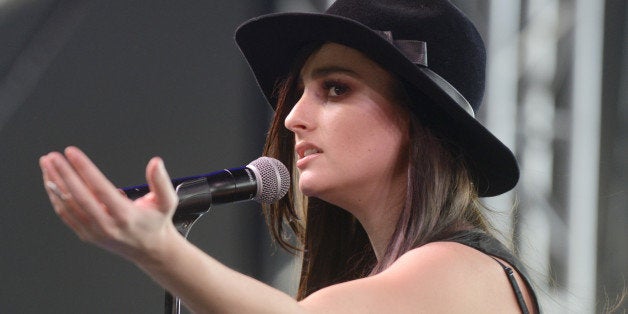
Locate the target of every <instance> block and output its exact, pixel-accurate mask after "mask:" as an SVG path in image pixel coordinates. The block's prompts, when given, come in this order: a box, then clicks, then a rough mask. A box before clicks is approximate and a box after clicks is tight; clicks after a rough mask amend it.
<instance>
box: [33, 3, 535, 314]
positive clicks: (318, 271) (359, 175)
mask: <svg viewBox="0 0 628 314" xmlns="http://www.w3.org/2000/svg"><path fill="white" fill-rule="evenodd" d="M236 41H237V43H238V45H239V47H240V49H241V51H242V53H243V54H244V56H245V58H246V60H247V61H248V63H249V65H250V67H251V69H252V71H253V73H254V75H255V77H256V79H257V82H258V83H259V85H260V87H261V89H262V92H263V93H264V95H265V96H266V99H267V100H268V102H269V103H270V105H271V106H272V107H273V108H274V109H275V115H274V118H273V121H272V123H271V126H270V130H269V133H268V137H267V141H266V146H265V149H264V155H266V156H269V157H274V158H277V159H279V160H280V161H281V162H282V163H284V164H285V165H287V166H288V167H287V168H288V169H289V170H290V171H291V177H292V180H293V181H294V182H295V183H298V184H295V185H292V186H291V188H290V189H289V191H288V195H287V196H286V197H284V198H283V199H281V200H279V201H278V202H275V203H273V204H271V205H264V206H263V208H264V212H265V214H266V217H267V220H268V222H269V226H270V230H271V233H272V234H273V236H274V237H275V239H276V240H277V241H278V242H279V243H280V244H281V245H282V246H283V247H285V248H287V249H294V250H297V251H298V252H301V254H302V257H303V261H302V270H301V276H300V285H299V291H298V294H297V296H296V298H293V297H291V296H288V295H286V294H284V293H282V292H280V291H278V290H276V289H274V288H272V287H269V286H267V285H265V284H263V283H261V282H258V281H256V280H254V279H252V278H250V277H247V276H245V275H242V274H240V273H238V272H235V271H233V270H231V269H229V268H227V267H225V266H224V265H222V264H220V263H219V262H217V261H216V260H215V259H213V258H212V257H210V256H208V255H207V254H205V253H204V252H202V251H201V250H199V249H198V248H196V247H195V246H193V245H192V244H190V243H189V242H187V241H186V240H185V238H183V237H182V236H181V235H180V234H179V233H178V232H177V231H176V230H175V227H174V226H173V223H172V217H173V213H174V211H175V207H176V205H177V196H176V194H175V191H174V190H173V187H172V183H171V181H170V178H169V176H168V174H167V172H166V169H165V167H164V164H163V162H162V161H161V159H159V158H157V157H155V158H153V159H152V160H151V161H150V162H149V163H148V165H147V168H146V177H147V180H148V185H149V187H150V192H149V193H148V194H146V195H144V196H143V197H141V198H139V199H137V200H134V201H133V200H130V199H129V198H127V197H125V196H124V195H122V194H121V193H120V192H119V191H118V190H117V189H116V187H115V186H113V185H112V184H111V183H110V182H109V181H108V180H107V179H106V177H105V176H104V175H103V174H102V173H101V172H100V171H99V170H98V169H97V168H96V166H95V165H94V164H93V163H92V162H91V161H90V160H89V159H88V157H87V156H85V155H84V154H83V153H82V152H81V151H80V150H79V149H78V148H75V147H69V148H67V149H66V150H65V152H64V153H63V154H62V153H59V152H53V153H50V154H48V155H46V156H43V157H41V159H40V165H41V168H42V172H43V180H44V185H45V187H46V190H47V192H48V195H49V197H50V201H51V202H52V205H53V207H54V210H55V211H56V213H57V214H58V216H59V217H60V218H61V219H62V220H63V222H64V223H65V224H67V225H68V226H69V227H70V228H71V229H72V230H74V232H76V234H77V235H78V237H79V238H80V239H82V240H83V241H87V242H90V243H93V244H95V245H98V246H101V247H103V248H104V249H106V250H109V251H111V252H113V253H115V254H119V255H121V256H123V257H125V258H127V259H128V260H130V261H131V262H133V263H135V264H136V265H137V266H138V267H140V268H141V269H142V270H144V271H145V272H146V273H147V274H148V275H150V276H151V277H152V278H153V279H154V280H155V281H157V282H158V283H160V284H161V285H162V286H163V287H164V288H166V289H167V290H169V291H170V292H171V293H173V294H175V295H177V296H179V297H180V298H181V300H182V301H183V303H184V304H185V305H186V306H187V307H188V308H190V309H191V310H193V311H194V312H199V313H215V312H216V313H226V312H228V313H259V312H264V313H310V312H311V313H319V312H324V313H366V312H368V313H538V312H539V307H538V304H537V301H536V297H535V293H534V291H533V287H532V285H531V284H530V281H529V280H528V278H527V275H526V274H525V271H524V269H523V268H522V267H521V265H520V263H519V262H518V260H517V259H516V258H515V257H514V256H513V254H511V252H509V251H508V249H506V247H505V246H503V245H502V244H501V243H499V242H498V241H497V240H496V239H495V238H494V237H493V236H492V235H491V227H490V226H489V224H488V222H487V221H486V219H485V217H484V211H485V210H486V209H484V208H483V206H482V205H481V203H480V197H484V196H493V195H498V194H502V193H504V192H507V191H509V190H511V189H512V188H513V187H514V186H515V185H516V183H517V181H518V179H519V170H518V166H517V161H516V159H515V157H514V155H513V154H512V152H511V151H510V150H509V149H508V148H507V147H506V146H504V145H503V144H502V143H501V142H500V141H499V140H498V139H497V138H496V137H495V136H493V135H492V134H491V133H490V132H489V131H488V130H487V129H486V128H484V127H483V126H482V125H481V124H480V123H479V122H478V120H476V119H475V117H474V114H475V113H476V112H477V110H478V109H479V107H480V104H481V101H482V96H483V92H484V71H485V50H484V44H483V42H482V39H481V38H480V35H479V33H478V32H477V30H476V29H475V27H474V26H473V25H472V23H471V22H470V21H469V20H468V19H467V18H466V17H465V16H464V15H463V14H462V13H461V12H460V11H459V10H458V9H457V8H455V7H454V6H453V5H452V4H450V3H449V2H448V1H446V0H379V1H374V0H373V1H367V0H338V1H337V2H336V3H334V4H333V5H332V6H331V7H330V8H329V9H328V10H327V11H326V12H325V13H322V14H306V13H280V14H271V15H266V16H262V17H258V18H255V19H252V20H250V21H247V22H245V23H244V24H242V25H241V26H240V27H239V28H238V30H237V31H236ZM296 186H298V188H297V187H296ZM284 226H289V227H290V228H291V229H292V231H294V232H295V233H296V235H297V239H298V243H291V242H289V241H288V240H286V239H284V238H283V237H282V235H283V234H284V233H285V230H283V228H284ZM189 269H196V270H197V271H196V272H195V273H194V274H190V273H189V272H188V270H189Z"/></svg>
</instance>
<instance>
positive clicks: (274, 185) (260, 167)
mask: <svg viewBox="0 0 628 314" xmlns="http://www.w3.org/2000/svg"><path fill="white" fill-rule="evenodd" d="M247 168H249V169H251V170H253V172H255V177H256V180H257V195H255V197H253V200H254V201H257V202H260V203H262V204H272V203H274V202H276V201H278V200H279V199H281V198H282V197H283V196H284V195H286V193H287V192H288V188H289V187H290V173H289V172H288V169H287V168H286V166H284V164H282V163H281V161H279V160H277V159H275V158H270V157H265V156H263V157H260V158H258V159H255V160H253V161H252V162H251V163H250V164H248V166H247Z"/></svg>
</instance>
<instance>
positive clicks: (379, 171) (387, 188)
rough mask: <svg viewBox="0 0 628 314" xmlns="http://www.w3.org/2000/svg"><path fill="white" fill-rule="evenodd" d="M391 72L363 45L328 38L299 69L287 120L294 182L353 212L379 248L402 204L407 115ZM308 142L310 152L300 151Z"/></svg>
mask: <svg viewBox="0 0 628 314" xmlns="http://www.w3.org/2000/svg"><path fill="white" fill-rule="evenodd" d="M394 84H395V80H394V79H393V77H392V76H391V75H390V74H389V73H388V72H387V71H385V70H383V69H382V68H381V67H379V66H378V65H377V64H375V63H374V62H373V61H371V60H370V59H368V58H367V57H365V56H364V55H362V54H361V53H359V52H357V51H355V50H353V49H351V48H348V47H345V46H342V45H339V44H326V45H324V46H323V47H322V49H320V50H318V51H317V52H315V53H314V54H313V55H312V56H310V57H309V58H308V60H307V61H306V63H305V65H304V67H303V68H302V70H301V73H300V89H302V90H303V92H302V95H301V98H300V99H299V101H298V102H297V103H296V104H295V105H294V107H293V108H292V110H291V111H290V113H289V114H288V116H287V117H286V120H285V126H286V128H288V129H289V130H290V131H292V132H294V134H295V143H296V149H295V151H296V152H297V156H298V161H297V167H298V169H299V188H300V190H301V191H302V192H303V193H304V194H305V195H307V196H314V197H318V198H320V199H323V200H325V201H327V202H329V203H332V204H335V205H337V206H339V207H341V208H344V209H346V210H347V211H349V212H351V213H352V214H353V215H354V216H356V217H357V218H358V220H359V221H360V222H361V223H362V225H363V226H364V228H365V230H366V231H367V233H368V234H369V236H370V239H371V243H372V245H373V247H375V248H376V250H375V252H376V255H377V256H381V255H382V254H383V251H384V250H385V247H386V244H387V242H388V240H389V238H390V236H391V234H392V232H393V229H394V224H395V222H396V221H397V219H398V216H399V213H400V211H401V209H402V207H403V203H404V199H405V193H406V183H407V172H408V169H407V165H408V161H407V150H408V142H409V138H408V123H409V122H408V118H407V114H406V112H405V111H403V110H402V109H401V108H400V106H398V105H396V104H394V103H393V101H394V95H393V92H392V91H393V88H394ZM308 150H311V151H312V152H313V153H311V154H309V155H307V156H304V153H305V152H306V151H308Z"/></svg>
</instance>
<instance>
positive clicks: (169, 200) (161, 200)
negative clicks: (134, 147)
mask: <svg viewBox="0 0 628 314" xmlns="http://www.w3.org/2000/svg"><path fill="white" fill-rule="evenodd" d="M146 181H147V182H148V187H149V188H150V191H151V192H152V194H153V195H154V197H155V203H156V205H157V207H158V209H159V210H160V211H161V212H164V213H167V212H170V211H174V209H175V208H176V207H177V203H178V202H179V201H178V198H177V194H176V192H175V190H174V188H173V186H172V182H171V181H170V176H169V175H168V172H167V171H166V167H165V166H164V162H163V160H162V159H161V158H159V157H153V159H151V160H150V161H149V162H148V165H147V166H146Z"/></svg>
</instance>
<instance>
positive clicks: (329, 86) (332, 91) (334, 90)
mask: <svg viewBox="0 0 628 314" xmlns="http://www.w3.org/2000/svg"><path fill="white" fill-rule="evenodd" d="M323 89H324V90H326V91H327V96H328V97H340V96H343V95H345V94H346V93H347V92H349V91H350V90H351V89H350V88H349V86H348V85H347V84H345V83H343V82H340V81H339V80H336V79H327V80H324V81H323Z"/></svg>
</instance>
